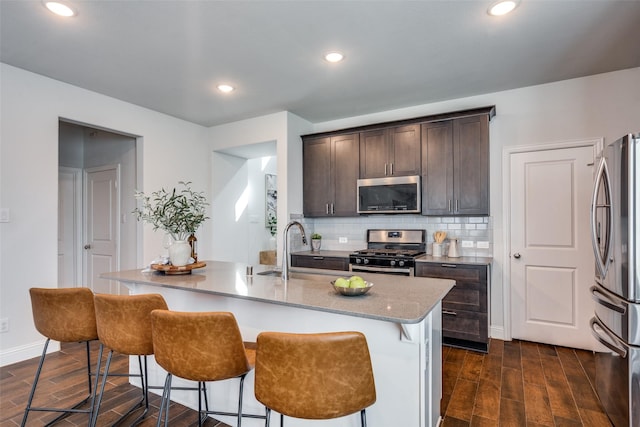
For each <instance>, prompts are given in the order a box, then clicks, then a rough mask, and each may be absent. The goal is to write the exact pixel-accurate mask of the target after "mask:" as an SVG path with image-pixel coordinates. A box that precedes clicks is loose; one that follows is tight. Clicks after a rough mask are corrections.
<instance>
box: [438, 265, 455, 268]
mask: <svg viewBox="0 0 640 427" xmlns="http://www.w3.org/2000/svg"><path fill="white" fill-rule="evenodd" d="M440 266H441V267H447V268H456V267H457V265H455V264H440Z"/></svg>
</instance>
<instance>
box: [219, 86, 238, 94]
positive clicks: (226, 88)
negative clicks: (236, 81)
mask: <svg viewBox="0 0 640 427" xmlns="http://www.w3.org/2000/svg"><path fill="white" fill-rule="evenodd" d="M234 89H235V88H234V87H233V86H231V85H218V90H219V91H220V92H224V93H229V92H233V91H234Z"/></svg>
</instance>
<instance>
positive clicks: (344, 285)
mask: <svg viewBox="0 0 640 427" xmlns="http://www.w3.org/2000/svg"><path fill="white" fill-rule="evenodd" d="M349 284H350V282H349V280H347V279H345V278H344V277H339V278H338V279H336V281H335V283H334V285H335V286H338V287H340V288H348V287H349Z"/></svg>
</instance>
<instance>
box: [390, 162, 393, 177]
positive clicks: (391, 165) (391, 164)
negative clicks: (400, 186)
mask: <svg viewBox="0 0 640 427" xmlns="http://www.w3.org/2000/svg"><path fill="white" fill-rule="evenodd" d="M389 168H390V169H391V173H390V174H389V175H393V163H389Z"/></svg>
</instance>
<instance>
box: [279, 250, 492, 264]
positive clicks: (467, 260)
mask: <svg viewBox="0 0 640 427" xmlns="http://www.w3.org/2000/svg"><path fill="white" fill-rule="evenodd" d="M352 253H353V251H332V250H324V249H322V250H320V251H319V252H312V251H300V252H294V253H292V255H302V256H312V257H313V256H317V257H338V258H349V255H350V254H352ZM492 261H493V258H492V257H479V256H478V257H475V256H463V257H459V258H449V257H446V256H443V257H434V256H432V255H422V256H421V257H418V258H416V262H429V263H438V264H472V265H490V264H491V262H492Z"/></svg>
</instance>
